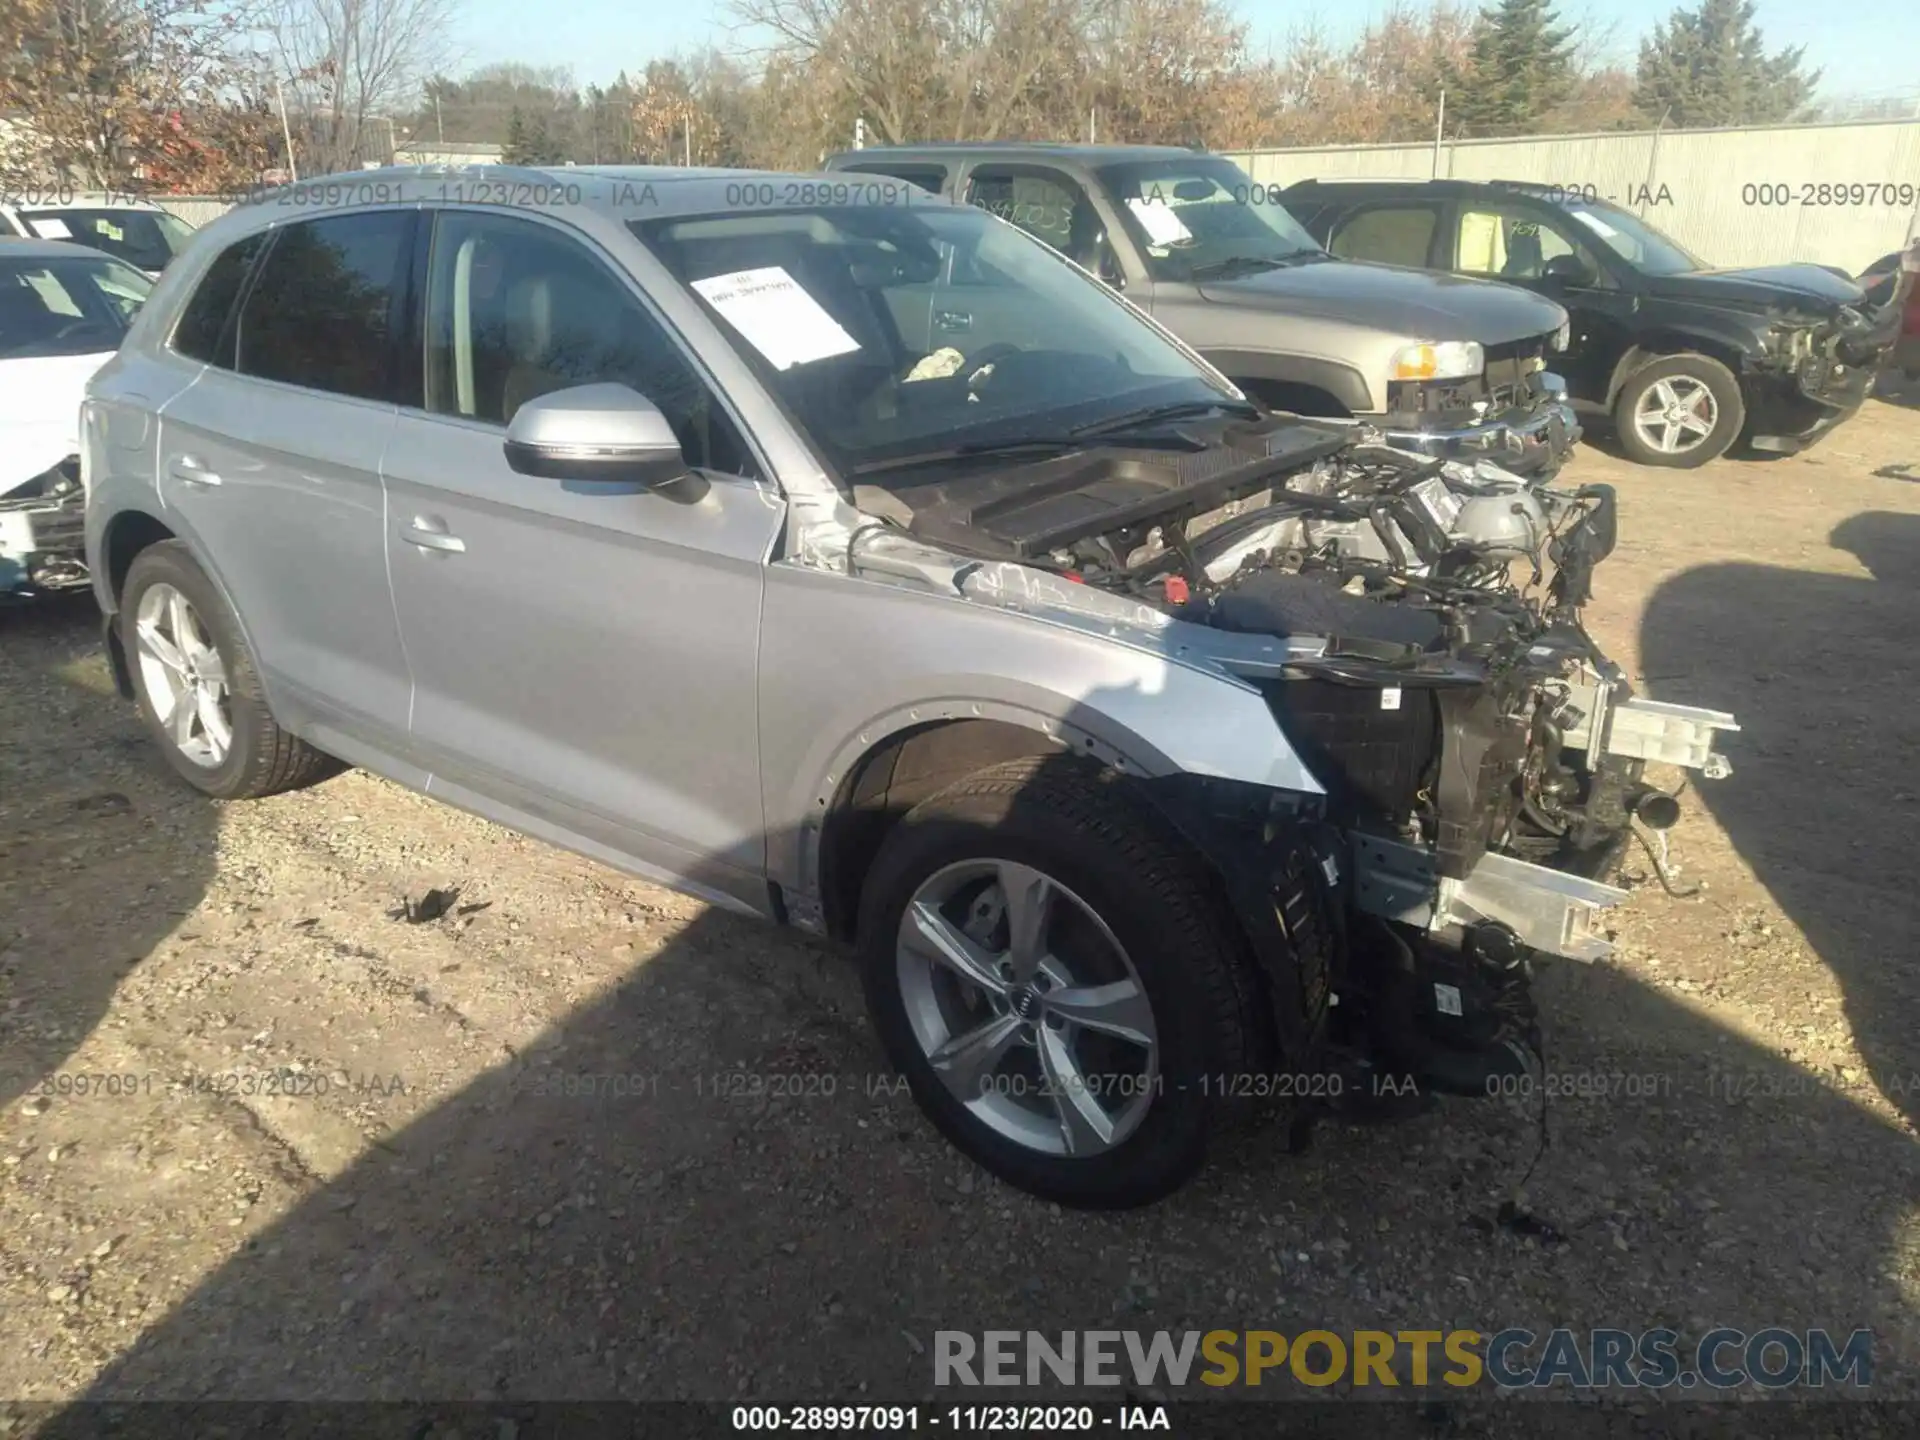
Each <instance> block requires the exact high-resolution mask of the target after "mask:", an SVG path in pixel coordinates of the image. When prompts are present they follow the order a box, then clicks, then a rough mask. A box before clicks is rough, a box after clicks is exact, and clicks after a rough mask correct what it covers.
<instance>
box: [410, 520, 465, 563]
mask: <svg viewBox="0 0 1920 1440" xmlns="http://www.w3.org/2000/svg"><path fill="white" fill-rule="evenodd" d="M400 538H401V539H403V540H405V541H406V542H407V543H408V544H409V545H415V546H418V547H419V548H420V549H422V550H437V551H440V552H441V553H442V554H447V555H460V554H464V553H465V551H466V548H467V542H466V541H464V540H462V539H461V538H460V537H459V536H458V535H449V534H448V533H447V522H446V521H444V520H442V519H441V518H440V517H439V516H438V515H416V516H414V517H413V523H412V524H411V525H408V526H405V527H403V528H402V529H401V531H400Z"/></svg>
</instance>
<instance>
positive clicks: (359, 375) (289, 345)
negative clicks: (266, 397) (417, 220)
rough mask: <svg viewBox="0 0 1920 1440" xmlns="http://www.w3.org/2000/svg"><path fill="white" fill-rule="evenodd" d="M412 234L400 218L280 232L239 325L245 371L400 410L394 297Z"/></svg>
mask: <svg viewBox="0 0 1920 1440" xmlns="http://www.w3.org/2000/svg"><path fill="white" fill-rule="evenodd" d="M412 233H413V213H412V212H411V211H404V210H380V211H374V212H372V213H369V214H364V215H336V216H331V217H329V218H327V219H324V220H307V221H303V222H301V223H299V224H295V225H288V226H286V227H285V228H283V229H282V230H281V231H280V232H279V233H278V235H277V236H276V237H275V239H274V241H273V247H272V248H271V249H270V250H268V251H267V257H266V259H265V260H264V261H263V262H262V264H261V269H260V278H259V279H258V280H256V281H255V282H254V286H253V290H252V293H250V294H249V295H248V296H247V301H246V308H245V309H244V310H243V311H242V313H241V316H240V327H239V335H238V337H237V346H236V357H237V359H238V362H239V363H238V367H237V368H238V369H239V370H240V372H241V373H242V374H245V375H257V376H259V377H260V378H261V379H263V380H279V381H283V382H285V383H286V384H289V385H301V386H305V387H306V388H308V389H310V390H327V391H331V392H333V393H334V394H337V395H353V396H358V397H359V398H361V399H364V400H393V401H395V403H398V401H397V398H396V390H395V383H394V382H395V380H396V378H397V373H398V367H397V366H396V364H395V363H394V359H395V357H394V346H393V343H392V342H393V323H394V293H395V288H396V286H397V285H398V284H399V283H400V278H401V276H402V274H403V263H404V260H405V258H406V255H407V251H408V241H409V239H410V238H411V236H412Z"/></svg>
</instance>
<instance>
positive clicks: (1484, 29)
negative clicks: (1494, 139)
mask: <svg viewBox="0 0 1920 1440" xmlns="http://www.w3.org/2000/svg"><path fill="white" fill-rule="evenodd" d="M1709 3H1710V0H1709ZM1559 18H1560V17H1559V16H1558V15H1557V14H1556V13H1555V12H1554V8H1553V0H1499V3H1498V4H1496V5H1495V6H1494V7H1493V8H1492V9H1490V10H1482V11H1481V12H1480V23H1479V24H1478V25H1477V26H1475V27H1474V36H1473V48H1472V50H1471V52H1470V53H1469V55H1468V57H1467V63H1466V66H1465V68H1464V70H1463V71H1462V72H1461V73H1459V74H1458V75H1455V76H1454V77H1452V79H1451V80H1450V82H1449V84H1448V88H1447V116H1448V119H1449V121H1457V122H1458V133H1464V134H1468V135H1512V134H1516V133H1518V132H1521V131H1524V130H1526V129H1528V128H1530V127H1531V126H1533V125H1534V124H1535V123H1536V122H1538V120H1539V119H1540V117H1541V116H1542V115H1544V114H1546V112H1547V111H1548V110H1549V109H1551V108H1552V107H1553V106H1554V105H1555V104H1556V103H1558V102H1559V101H1561V100H1562V99H1564V98H1565V97H1566V95H1567V92H1568V90H1569V89H1570V87H1571V86H1572V83H1573V79H1574V75H1573V44H1572V42H1573V30H1572V29H1571V28H1570V27H1563V26H1561V25H1560V24H1559ZM1448 128H1449V129H1454V128H1455V126H1454V125H1452V124H1449V126H1448Z"/></svg>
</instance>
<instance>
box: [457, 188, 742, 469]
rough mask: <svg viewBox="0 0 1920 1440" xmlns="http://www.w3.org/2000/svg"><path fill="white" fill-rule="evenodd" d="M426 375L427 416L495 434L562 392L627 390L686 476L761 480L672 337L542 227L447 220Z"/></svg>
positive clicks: (600, 270)
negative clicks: (642, 400) (668, 439)
mask: <svg viewBox="0 0 1920 1440" xmlns="http://www.w3.org/2000/svg"><path fill="white" fill-rule="evenodd" d="M426 365H427V376H426V380H427V384H426V402H427V403H426V408H427V409H428V410H429V411H432V412H433V413H435V414H439V415H453V416H459V417H462V418H464V419H469V420H478V421H483V422H485V423H488V424H493V425H505V424H507V423H508V422H509V421H511V420H512V419H513V416H514V413H515V412H516V411H517V410H518V409H519V408H520V407H521V406H522V405H524V404H526V403H527V401H529V400H532V399H534V398H536V397H538V396H541V395H546V394H550V393H552V392H553V391H556V390H565V389H570V388H572V387H573V386H576V385H592V384H596V383H600V382H605V381H611V382H615V383H618V384H622V385H626V386H629V387H630V388H632V389H634V390H636V391H638V392H639V393H640V394H642V395H644V396H646V397H647V399H649V400H651V401H652V402H653V403H654V404H655V405H657V406H658V407H659V408H660V412H661V413H662V414H663V415H665V416H666V418H667V422H668V424H670V425H671V426H672V427H673V433H674V435H675V436H676V437H678V439H679V441H680V448H681V451H682V452H683V453H684V454H685V456H686V458H687V463H688V464H690V465H692V466H694V467H696V468H699V469H711V470H720V471H724V472H727V473H729V474H740V475H744V474H749V473H751V467H750V464H749V462H748V459H747V456H748V451H747V449H746V447H745V446H744V445H743V444H742V443H741V442H740V439H739V435H738V432H737V431H736V430H735V429H734V427H733V423H732V421H731V419H730V418H729V417H728V416H727V414H726V412H725V410H724V409H723V408H722V407H721V406H720V404H719V403H718V401H717V400H716V399H715V398H714V396H713V394H712V392H711V391H710V390H709V389H708V388H707V384H706V381H705V380H704V379H703V378H702V377H701V376H700V374H699V372H698V371H696V370H695V369H694V367H693V364H692V362H691V361H690V360H688V358H687V357H686V355H685V354H684V353H683V352H682V351H681V349H680V347H679V345H678V344H677V343H676V342H675V340H674V339H673V338H672V336H670V335H669V334H668V333H667V332H666V331H665V330H664V329H663V328H662V327H661V326H660V324H659V323H658V322H657V321H656V320H655V319H654V318H653V316H652V315H651V314H650V313H649V312H648V311H647V309H646V307H645V306H643V305H641V304H640V302H639V301H638V300H636V299H635V298H634V296H633V295H632V294H631V293H630V292H629V291H628V290H627V288H626V287H625V286H624V285H622V284H621V283H620V282H619V281H618V280H616V279H615V278H614V276H613V275H612V274H611V273H610V272H609V271H608V270H607V268H606V267H605V266H604V265H602V264H601V263H600V261H599V260H598V259H596V258H595V257H594V255H593V254H592V253H591V252H589V251H588V250H587V249H585V248H584V247H583V246H582V245H580V244H579V243H578V242H577V241H575V240H573V239H571V238H570V237H568V236H566V235H564V234H562V233H561V232H559V231H557V230H555V229H553V228H551V227H549V226H546V225H542V224H539V223H538V222H535V221H531V220H526V219H522V218H520V217H517V216H506V215H495V214H485V213H481V212H477V211H463V210H448V211H443V212H441V213H440V215H439V216H438V217H437V220H436V222H435V227H434V238H433V250H432V258H431V260H430V262H429V265H428V277H427V307H426Z"/></svg>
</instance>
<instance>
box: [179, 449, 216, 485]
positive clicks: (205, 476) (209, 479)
mask: <svg viewBox="0 0 1920 1440" xmlns="http://www.w3.org/2000/svg"><path fill="white" fill-rule="evenodd" d="M167 473H168V474H169V475H171V476H173V478H174V479H176V480H179V481H182V482H184V483H186V484H188V485H218V484H219V483H220V477H219V476H218V475H216V474H214V473H213V471H211V470H209V469H208V468H207V467H206V465H205V464H204V463H202V462H201V461H199V460H196V459H195V458H194V457H193V456H191V455H182V456H180V457H178V458H177V459H175V460H174V461H173V463H172V464H170V465H168V466H167Z"/></svg>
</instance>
